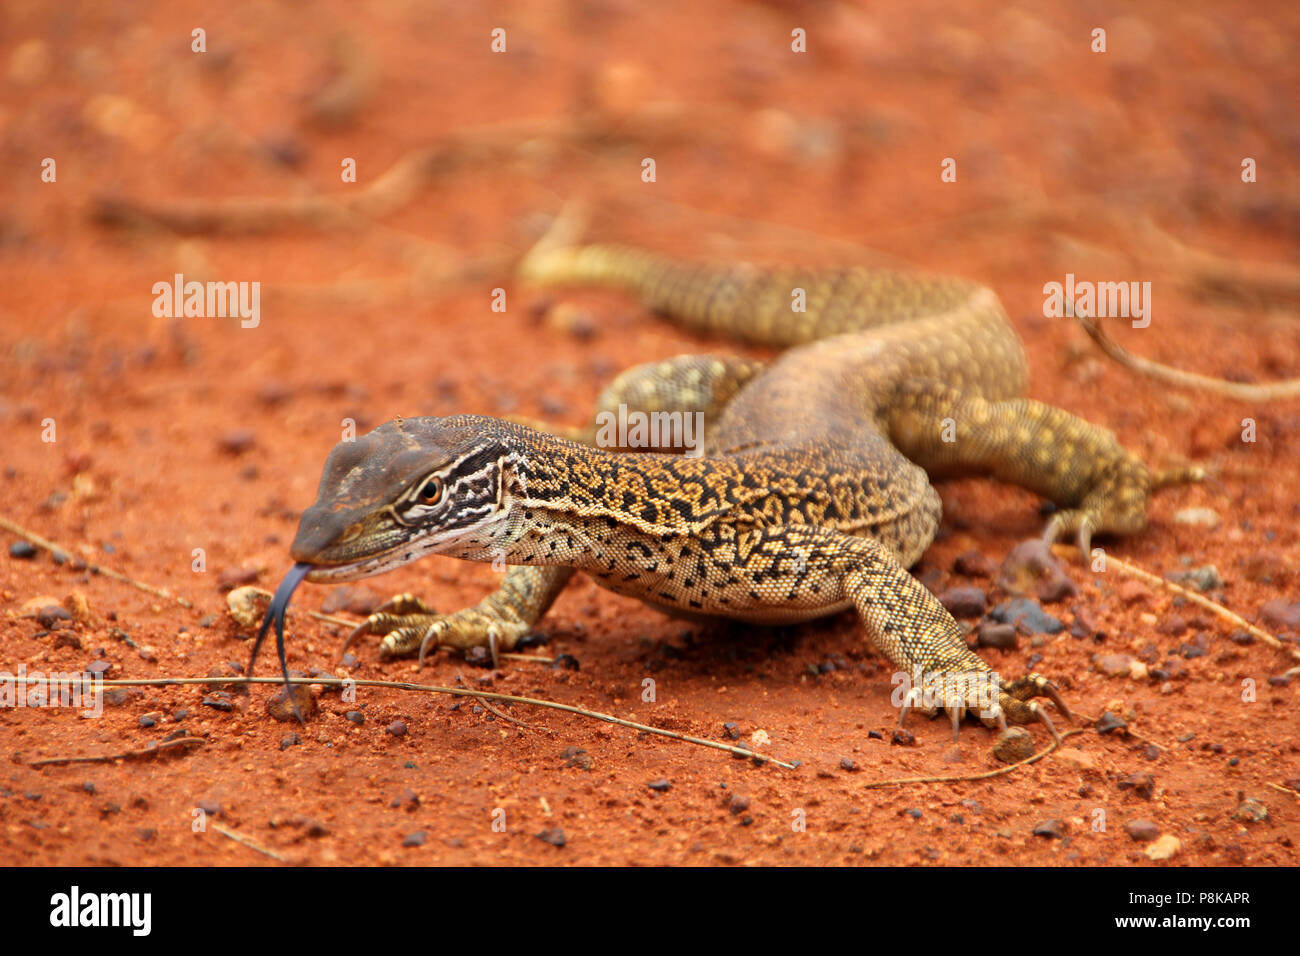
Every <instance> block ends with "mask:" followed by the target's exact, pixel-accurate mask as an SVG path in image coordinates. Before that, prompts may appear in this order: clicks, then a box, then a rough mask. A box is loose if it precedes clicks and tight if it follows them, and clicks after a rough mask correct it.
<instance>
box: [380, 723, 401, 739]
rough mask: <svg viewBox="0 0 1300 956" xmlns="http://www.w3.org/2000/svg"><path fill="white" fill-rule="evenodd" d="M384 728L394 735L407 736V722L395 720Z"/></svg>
mask: <svg viewBox="0 0 1300 956" xmlns="http://www.w3.org/2000/svg"><path fill="white" fill-rule="evenodd" d="M384 730H386V731H387V732H388V733H390V734H392V735H393V736H394V737H405V736H406V724H405V722H403V721H400V720H395V721H393V722H392V723H391V724H389V725H388V726H387V727H385V728H384Z"/></svg>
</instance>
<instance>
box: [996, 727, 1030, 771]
mask: <svg viewBox="0 0 1300 956" xmlns="http://www.w3.org/2000/svg"><path fill="white" fill-rule="evenodd" d="M1033 752H1034V738H1033V735H1031V734H1030V733H1029V731H1027V730H1025V728H1023V727H1008V728H1007V729H1006V730H1004V731H1002V733H1000V734H998V737H997V740H995V741H994V742H993V756H995V757H997V758H998V759H999V760H1001V761H1002V762H1003V763H1016V762H1018V761H1020V760H1024V759H1025V758H1026V757H1029V756H1032V755H1033Z"/></svg>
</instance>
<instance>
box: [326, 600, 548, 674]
mask: <svg viewBox="0 0 1300 956" xmlns="http://www.w3.org/2000/svg"><path fill="white" fill-rule="evenodd" d="M528 631H529V628H528V625H526V624H525V623H524V622H523V621H519V620H510V619H508V618H506V617H503V616H500V615H498V614H494V613H491V612H489V611H484V610H482V609H480V608H479V607H470V608H465V609H463V610H460V611H456V612H454V613H451V614H438V613H437V612H435V611H434V610H433V609H432V608H430V607H428V606H426V605H425V604H424V602H423V601H421V600H420V599H419V598H417V597H415V596H414V595H412V594H398V595H396V596H394V597H393V598H391V599H390V600H388V601H386V602H384V604H382V605H381V606H380V607H379V608H378V609H377V610H376V611H375V612H374V613H373V614H371V615H370V616H369V617H368V618H366V619H365V620H364V621H362V622H361V623H360V624H358V625H357V626H356V627H355V628H353V630H352V633H351V634H349V635H348V637H347V640H345V641H344V642H343V647H342V648H341V649H340V653H342V652H343V651H345V650H347V649H348V647H350V646H351V645H352V643H353V642H354V641H355V640H356V639H357V638H359V637H361V636H362V635H364V634H377V635H383V640H381V641H380V642H379V655H380V656H381V657H385V658H387V657H402V656H404V655H407V654H412V653H415V652H416V651H418V652H419V655H420V658H419V662H420V664H421V665H423V664H424V658H425V655H426V654H427V653H428V652H429V651H430V650H431V649H433V650H436V649H437V648H439V647H455V648H459V649H461V650H469V649H470V648H473V647H486V648H488V649H489V650H490V651H491V653H492V664H493V666H494V667H495V666H496V663H497V653H498V651H508V650H510V649H512V648H513V647H514V646H515V644H516V643H518V641H519V639H520V638H522V637H524V636H525V635H526V634H527V633H528Z"/></svg>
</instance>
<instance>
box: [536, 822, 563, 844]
mask: <svg viewBox="0 0 1300 956" xmlns="http://www.w3.org/2000/svg"><path fill="white" fill-rule="evenodd" d="M537 839H539V840H541V841H542V842H543V843H549V844H550V845H551V846H554V847H561V846H564V844H565V839H564V831H563V830H561V829H560V828H559V827H552V828H550V829H547V830H543V831H542V832H541V833H539V834H537Z"/></svg>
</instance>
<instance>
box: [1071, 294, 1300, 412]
mask: <svg viewBox="0 0 1300 956" xmlns="http://www.w3.org/2000/svg"><path fill="white" fill-rule="evenodd" d="M1075 318H1076V319H1077V320H1078V322H1079V324H1080V325H1081V326H1083V330H1084V331H1085V332H1087V333H1088V334H1089V335H1090V336H1092V340H1093V341H1094V342H1096V343H1097V345H1098V346H1099V347H1100V348H1101V350H1102V351H1103V352H1105V353H1106V354H1107V355H1109V356H1110V357H1111V358H1112V359H1114V360H1115V361H1116V362H1118V363H1119V364H1120V365H1122V366H1124V367H1125V368H1126V369H1128V370H1129V371H1131V372H1137V373H1138V374H1139V375H1145V376H1147V377H1148V378H1154V379H1157V380H1159V381H1162V382H1169V383H1170V384H1172V385H1179V386H1182V387H1184V388H1195V389H1200V390H1202V391H1207V392H1212V393H1214V394H1216V395H1226V396H1227V397H1229V398H1237V399H1241V400H1242V401H1247V402H1269V401H1274V400H1276V399H1279V398H1290V397H1292V396H1295V395H1300V378H1292V379H1287V380H1286V381H1282V382H1267V383H1264V384H1258V385H1257V384H1251V383H1248V382H1229V381H1226V380H1225V379H1221V378H1213V377H1211V376H1209V375H1198V374H1197V373H1195V372H1186V371H1184V370H1182V369H1179V368H1173V367H1172V366H1169V365H1162V364H1161V363H1159V362H1153V361H1151V360H1150V359H1145V358H1140V357H1139V356H1137V355H1134V354H1133V353H1132V352H1130V351H1128V350H1127V349H1125V348H1124V347H1123V346H1121V345H1120V344H1119V343H1118V342H1116V341H1115V340H1114V339H1112V338H1111V337H1110V336H1109V335H1108V334H1107V333H1106V331H1105V330H1104V329H1102V327H1101V323H1100V322H1098V321H1097V320H1096V318H1094V317H1093V316H1088V315H1076V316H1075Z"/></svg>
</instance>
